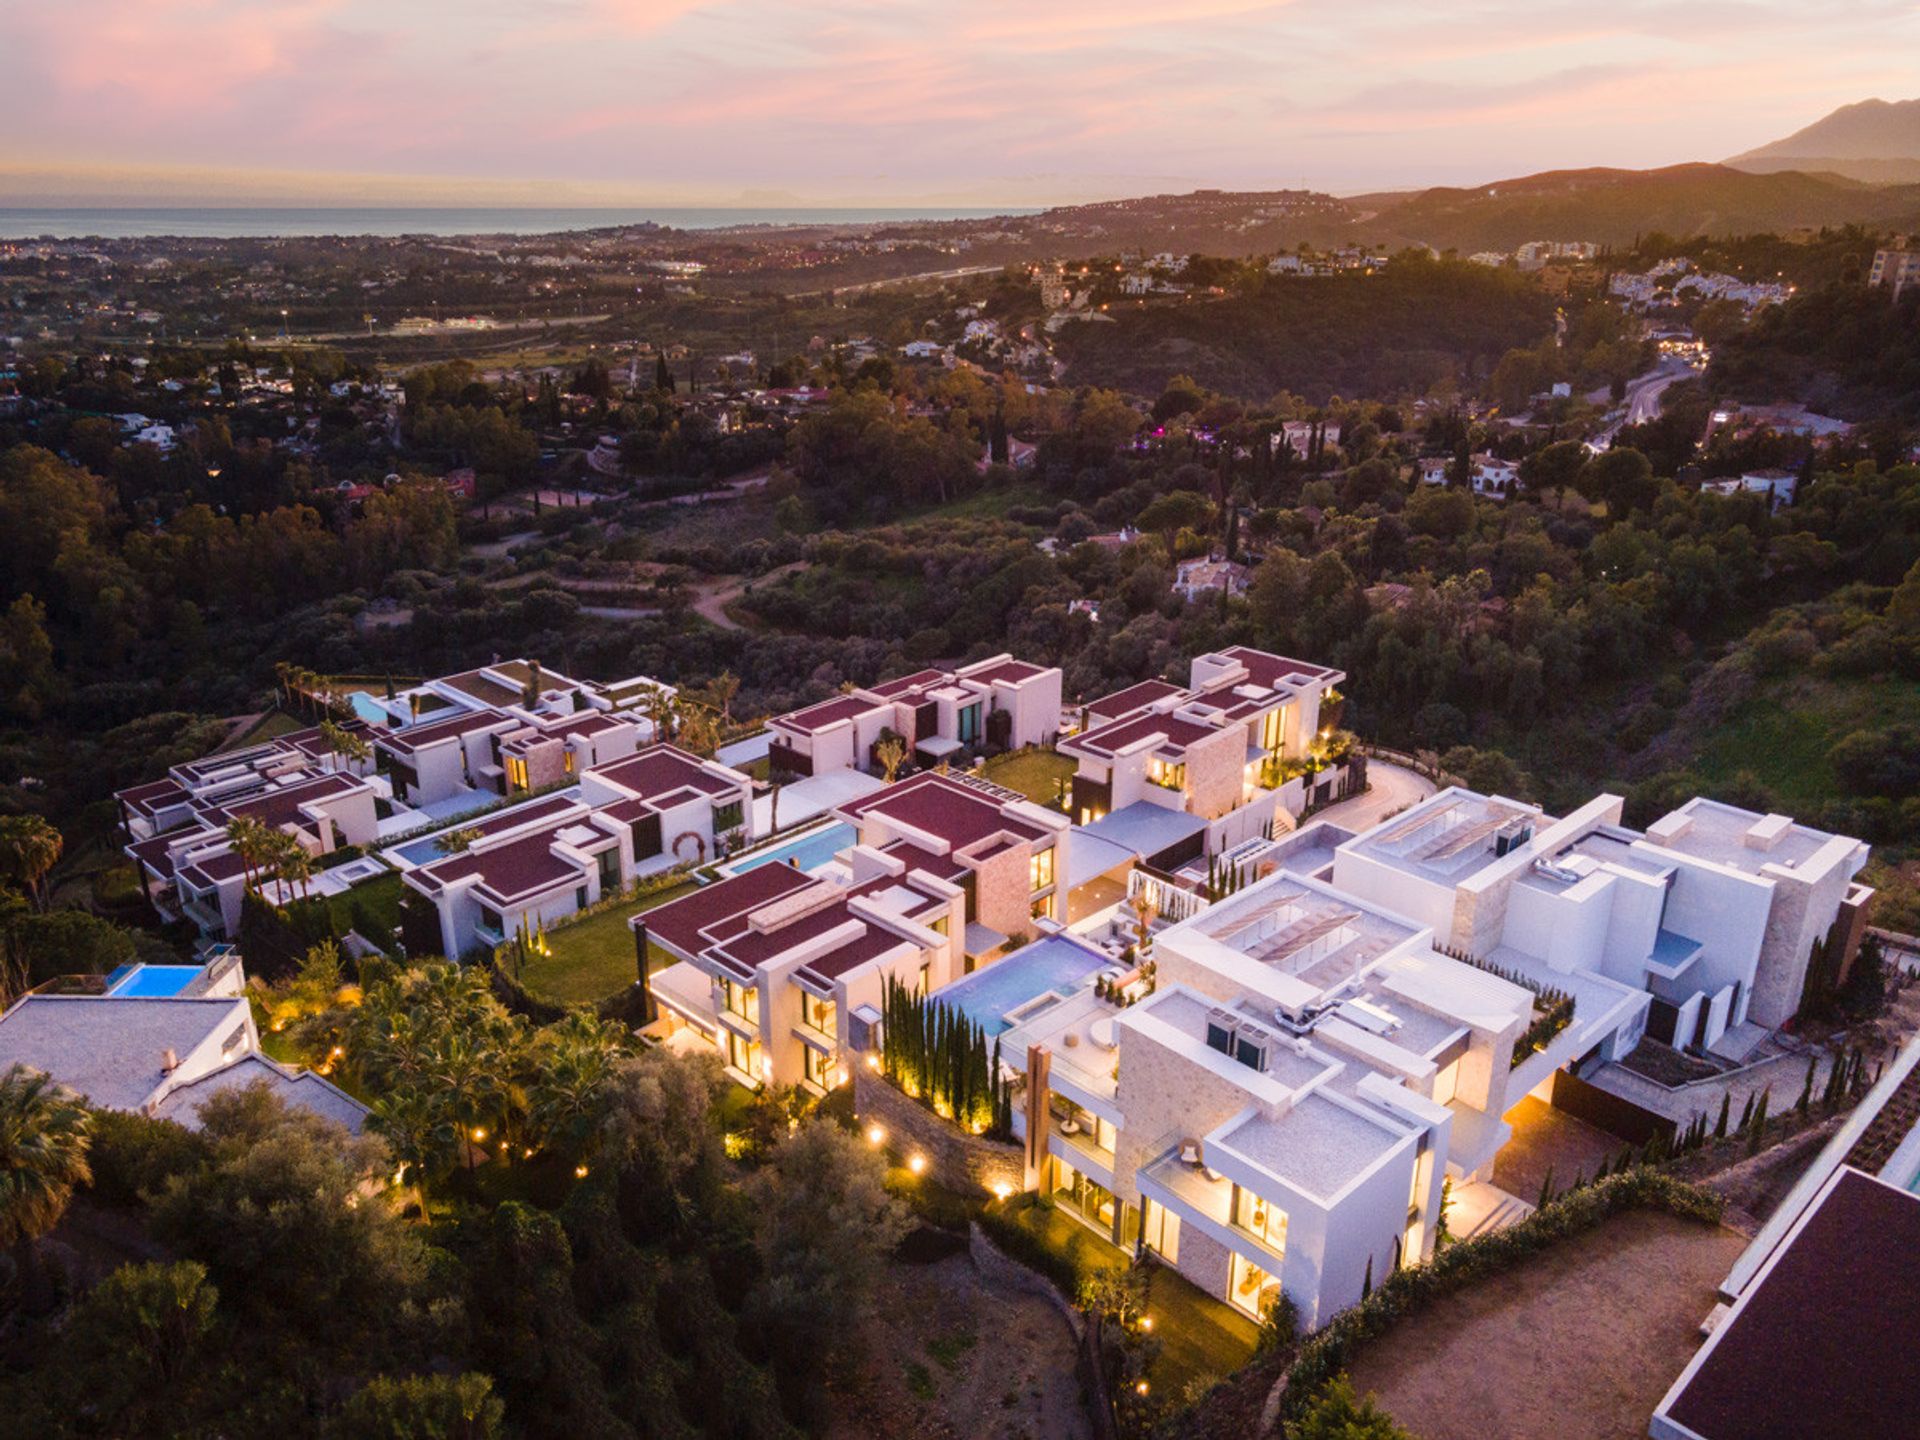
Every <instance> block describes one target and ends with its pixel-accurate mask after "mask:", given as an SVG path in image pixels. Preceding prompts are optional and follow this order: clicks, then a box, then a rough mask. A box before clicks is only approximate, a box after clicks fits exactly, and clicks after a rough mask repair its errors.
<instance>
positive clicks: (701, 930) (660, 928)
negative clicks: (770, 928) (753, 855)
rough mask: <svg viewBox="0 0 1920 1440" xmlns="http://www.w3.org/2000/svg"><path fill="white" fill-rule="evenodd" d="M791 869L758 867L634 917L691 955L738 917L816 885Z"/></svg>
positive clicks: (809, 878) (785, 866)
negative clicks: (717, 929) (712, 928)
mask: <svg viewBox="0 0 1920 1440" xmlns="http://www.w3.org/2000/svg"><path fill="white" fill-rule="evenodd" d="M814 883H815V882H814V879H813V877H812V876H811V875H808V874H807V873H806V872H804V871H802V870H798V869H796V868H795V867H793V866H791V865H756V866H754V867H753V869H751V870H744V871H742V872H741V873H740V874H738V875H734V876H731V877H729V878H728V879H725V880H716V881H715V882H714V883H713V884H711V885H703V886H702V887H701V888H700V889H698V890H696V891H694V892H693V893H692V894H691V895H683V896H682V897H681V898H680V899H678V900H669V901H668V902H667V903H666V904H665V905H656V906H655V907H654V908H653V909H651V910H643V911H641V912H640V914H638V915H636V916H635V917H634V920H635V922H636V923H638V924H643V925H645V926H646V927H647V931H648V933H649V934H651V935H654V936H656V937H658V938H659V939H660V940H662V941H664V942H666V943H667V944H669V945H672V946H673V947H674V948H675V949H677V950H680V951H682V952H684V953H685V954H688V955H698V954H699V953H700V952H701V951H702V950H704V949H705V948H706V947H707V935H706V931H707V929H708V928H709V927H710V926H713V925H716V924H719V923H721V922H724V921H726V920H728V919H731V918H733V917H735V916H741V915H748V914H751V913H752V912H753V911H755V910H757V909H759V908H760V907H761V906H762V905H765V904H767V903H768V902H769V901H772V900H777V899H778V898H780V897H781V896H782V895H787V894H791V893H792V892H793V891H796V890H804V889H806V887H807V886H809V885H812V884H814Z"/></svg>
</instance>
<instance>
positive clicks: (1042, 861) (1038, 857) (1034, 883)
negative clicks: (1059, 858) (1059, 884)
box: [1027, 845, 1053, 890]
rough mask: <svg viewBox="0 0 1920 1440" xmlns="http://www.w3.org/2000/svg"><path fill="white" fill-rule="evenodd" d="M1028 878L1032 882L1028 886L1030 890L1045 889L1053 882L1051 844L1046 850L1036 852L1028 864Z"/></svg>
mask: <svg viewBox="0 0 1920 1440" xmlns="http://www.w3.org/2000/svg"><path fill="white" fill-rule="evenodd" d="M1027 878H1028V880H1029V882H1030V883H1029V884H1028V886H1027V888H1028V889H1029V890H1044V889H1046V888H1047V887H1048V886H1049V885H1051V884H1053V847H1052V846H1051V845H1049V846H1048V847H1047V848H1046V849H1044V850H1036V851H1035V852H1034V854H1033V859H1032V860H1030V861H1029V862H1028V864H1027Z"/></svg>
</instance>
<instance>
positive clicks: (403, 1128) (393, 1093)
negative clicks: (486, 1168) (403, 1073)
mask: <svg viewBox="0 0 1920 1440" xmlns="http://www.w3.org/2000/svg"><path fill="white" fill-rule="evenodd" d="M367 1128H368V1129H369V1130H371V1131H373V1133H374V1134H376V1135H378V1136H379V1137H380V1138H381V1139H382V1140H385V1141H386V1142H387V1148H388V1149H389V1150H391V1151H392V1152H393V1158H394V1159H395V1160H397V1161H399V1162H400V1168H399V1171H398V1173H397V1174H396V1175H395V1177H394V1179H395V1183H396V1184H403V1185H404V1184H408V1183H411V1185H412V1189H413V1193H414V1198H415V1199H416V1200H418V1201H419V1204H420V1214H421V1215H422V1216H423V1217H424V1216H425V1215H426V1213H427V1186H428V1183H429V1182H430V1181H431V1180H433V1179H434V1178H436V1177H438V1176H440V1175H444V1174H445V1173H446V1172H447V1171H448V1170H450V1169H451V1168H452V1167H453V1163H454V1158H455V1157H456V1156H457V1155H458V1154H459V1153H460V1129H459V1126H458V1124H457V1123H456V1122H455V1120H454V1116H453V1112H452V1111H451V1110H449V1109H448V1108H447V1106H446V1105H444V1104H443V1103H441V1099H440V1097H439V1096H438V1095H436V1094H434V1093H433V1091H432V1090H431V1089H430V1088H429V1087H426V1086H422V1085H402V1086H400V1087H399V1088H397V1089H393V1090H389V1091H388V1092H387V1093H386V1094H385V1095H382V1096H381V1097H380V1098H379V1099H377V1100H375V1101H374V1102H373V1106H372V1108H371V1109H370V1110H369V1112H368V1114H367Z"/></svg>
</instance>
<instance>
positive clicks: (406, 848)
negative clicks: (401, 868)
mask: <svg viewBox="0 0 1920 1440" xmlns="http://www.w3.org/2000/svg"><path fill="white" fill-rule="evenodd" d="M392 853H393V854H395V855H398V856H399V857H400V858H401V859H402V860H405V861H406V862H407V863H408V864H410V865H431V864H432V863H433V862H434V861H436V860H439V859H441V858H442V857H443V856H445V854H446V853H447V852H446V851H444V850H442V849H441V848H440V841H439V840H438V838H437V837H435V836H432V835H429V836H427V838H426V839H424V840H409V841H408V842H407V843H406V844H404V845H396V846H394V847H393V851H392Z"/></svg>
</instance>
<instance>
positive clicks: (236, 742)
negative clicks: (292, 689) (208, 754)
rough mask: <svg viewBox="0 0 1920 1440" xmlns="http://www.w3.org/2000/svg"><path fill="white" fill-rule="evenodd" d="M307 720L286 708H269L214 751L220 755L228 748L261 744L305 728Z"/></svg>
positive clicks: (233, 748)
mask: <svg viewBox="0 0 1920 1440" xmlns="http://www.w3.org/2000/svg"><path fill="white" fill-rule="evenodd" d="M307 723H308V722H307V721H305V720H302V719H301V718H300V717H299V716H297V715H289V714H287V712H286V711H284V710H269V711H267V712H266V713H265V714H264V715H262V716H261V717H260V718H259V719H258V720H256V721H254V722H253V724H252V725H250V726H248V727H247V728H246V729H245V730H239V731H236V732H234V734H233V735H231V736H230V737H228V739H227V740H226V741H225V742H224V743H223V744H222V745H221V746H220V749H219V750H216V751H214V754H216V755H218V754H221V753H223V752H224V751H228V750H239V749H241V748H243V747H245V746H248V745H259V744H262V743H264V742H265V741H268V740H272V739H274V738H275V737H277V736H280V735H291V734H292V733H293V732H294V731H296V730H304V729H305V728H306V727H307Z"/></svg>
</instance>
